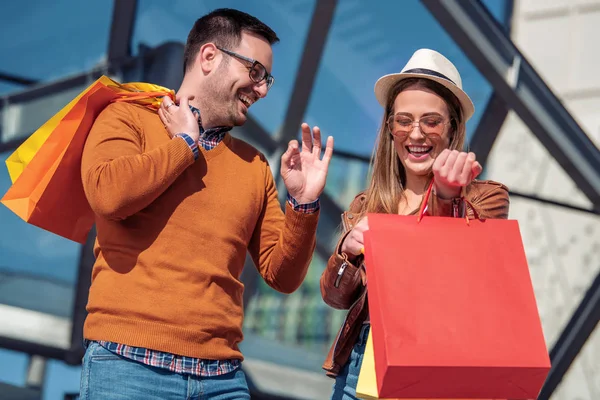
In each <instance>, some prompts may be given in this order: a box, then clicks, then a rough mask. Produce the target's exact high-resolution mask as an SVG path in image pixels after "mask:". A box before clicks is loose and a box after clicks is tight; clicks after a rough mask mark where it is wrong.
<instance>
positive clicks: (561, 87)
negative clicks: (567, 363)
mask: <svg viewBox="0 0 600 400" xmlns="http://www.w3.org/2000/svg"><path fill="white" fill-rule="evenodd" d="M513 15H514V16H513V32H512V36H513V41H514V42H515V43H516V44H517V46H518V47H519V48H520V50H521V51H522V52H523V54H524V55H525V57H527V59H528V60H529V61H530V62H531V63H532V64H533V66H534V68H535V69H536V70H537V71H538V73H539V74H540V75H541V76H542V78H543V79H544V80H545V81H546V82H547V83H548V85H549V86H550V87H551V89H552V90H553V91H554V92H555V94H556V95H557V96H558V97H559V98H560V99H561V101H562V102H563V103H564V104H565V106H566V107H567V109H568V110H569V111H570V112H571V114H572V115H573V116H574V118H575V119H576V120H577V121H578V123H579V124H580V125H581V127H582V128H583V129H584V130H585V131H586V132H587V133H588V135H589V136H590V137H591V138H592V140H593V141H594V142H595V143H596V145H597V146H600V51H599V50H600V0H515V5H514V14H513ZM487 174H488V176H489V177H490V178H492V179H495V180H499V181H501V182H503V183H505V184H506V185H507V186H508V187H509V188H510V189H512V190H515V191H519V192H524V193H530V194H536V195H538V196H540V197H545V198H549V199H553V200H558V201H561V202H565V203H570V204H575V205H578V206H584V207H587V208H590V202H589V200H587V198H586V197H585V196H584V195H583V193H581V191H579V190H578V189H577V187H576V186H575V184H574V183H573V182H572V181H571V179H570V178H569V177H568V175H567V174H566V173H565V172H564V171H563V170H562V168H561V167H560V165H558V163H557V162H556V161H555V160H554V159H553V158H552V157H551V156H550V155H549V153H548V152H547V151H546V149H545V148H544V147H543V146H542V145H541V144H540V143H539V142H538V140H537V139H536V138H535V137H534V136H533V134H532V133H531V132H530V131H529V130H528V129H527V127H526V126H525V125H524V124H523V123H522V122H521V120H520V119H519V117H518V116H516V114H514V113H510V114H509V117H508V118H507V120H506V122H505V124H504V126H503V128H502V130H501V132H500V135H499V136H498V139H497V141H496V143H495V145H494V148H493V150H492V152H491V154H490V158H489V164H488V167H487ZM510 217H511V218H514V219H518V220H519V224H520V227H521V233H522V235H523V240H524V242H525V247H526V251H527V256H528V260H529V265H530V269H531V275H532V279H533V284H534V288H535V292H536V297H537V301H538V307H539V309H540V314H541V318H542V324H543V327H544V333H545V335H546V340H547V342H548V347H549V348H551V347H552V345H553V344H554V342H555V340H556V339H557V338H558V335H559V334H560V332H561V331H562V329H563V328H564V326H565V324H566V323H567V322H568V320H569V317H570V315H571V313H572V312H573V311H574V310H575V308H576V307H577V305H578V303H579V301H580V300H581V299H582V297H583V295H584V294H585V290H586V288H587V287H588V286H589V284H590V283H591V281H592V280H593V279H594V277H595V276H596V274H598V272H599V271H600V217H597V216H593V215H591V214H585V213H581V212H576V211H569V210H566V209H563V208H559V207H554V206H547V205H542V204H540V203H538V202H533V201H529V200H524V199H520V198H513V199H512V201H511V212H510ZM553 399H555V400H599V399H600V328H596V330H595V331H594V332H593V333H592V336H591V337H590V339H589V340H588V342H587V343H586V345H585V347H584V348H583V350H582V352H581V353H580V354H579V356H578V357H577V359H576V360H575V362H574V363H573V365H572V366H571V369H570V370H569V371H568V372H567V375H566V376H565V378H564V379H563V382H562V383H561V385H560V386H559V388H558V389H557V391H556V392H555V394H554V396H553Z"/></svg>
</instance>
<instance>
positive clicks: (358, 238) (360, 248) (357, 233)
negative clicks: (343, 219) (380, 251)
mask: <svg viewBox="0 0 600 400" xmlns="http://www.w3.org/2000/svg"><path fill="white" fill-rule="evenodd" d="M368 230H369V221H368V218H367V217H363V218H362V219H361V220H360V221H358V223H357V224H356V225H354V228H352V230H351V231H350V233H349V234H348V236H346V238H345V239H344V242H343V243H342V252H343V253H346V254H347V255H348V256H349V257H350V258H352V259H354V258H356V257H357V256H358V255H360V254H363V253H364V251H365V241H364V233H365V232H366V231H368Z"/></svg>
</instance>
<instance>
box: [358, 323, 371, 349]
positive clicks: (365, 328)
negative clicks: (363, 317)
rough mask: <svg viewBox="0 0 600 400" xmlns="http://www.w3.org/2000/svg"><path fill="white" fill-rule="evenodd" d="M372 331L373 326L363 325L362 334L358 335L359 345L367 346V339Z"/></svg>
mask: <svg viewBox="0 0 600 400" xmlns="http://www.w3.org/2000/svg"><path fill="white" fill-rule="evenodd" d="M370 330H371V324H363V326H362V327H361V328H360V334H359V335H358V343H359V344H360V345H361V346H362V345H365V344H367V338H368V337H369V331H370Z"/></svg>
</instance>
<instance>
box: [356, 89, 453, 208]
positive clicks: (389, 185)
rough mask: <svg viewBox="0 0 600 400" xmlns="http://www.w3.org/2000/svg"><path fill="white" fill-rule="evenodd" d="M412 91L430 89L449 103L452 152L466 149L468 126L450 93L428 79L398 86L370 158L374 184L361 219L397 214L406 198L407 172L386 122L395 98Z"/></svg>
mask: <svg viewBox="0 0 600 400" xmlns="http://www.w3.org/2000/svg"><path fill="white" fill-rule="evenodd" d="M409 87H410V88H417V89H429V90H431V91H432V92H434V93H435V94H437V95H438V96H440V97H441V98H442V99H443V100H444V101H445V102H446V105H447V106H448V113H449V115H450V121H451V125H450V135H451V139H450V146H449V148H450V149H452V150H460V149H462V148H463V146H464V142H465V122H464V118H463V113H462V109H461V107H460V102H459V101H458V99H457V98H456V96H454V94H453V93H452V92H451V91H450V90H448V89H446V88H445V87H444V86H442V85H440V84H439V83H437V82H434V81H432V80H429V79H420V78H409V79H404V80H401V81H400V82H398V83H397V84H396V85H395V86H393V87H392V89H391V90H390V92H389V93H388V97H387V101H386V104H387V106H386V109H385V113H384V114H383V119H382V121H381V127H380V128H379V133H378V135H377V143H376V145H375V150H374V152H373V156H372V157H371V166H372V170H371V174H370V175H371V180H370V183H369V187H368V188H367V190H366V192H365V195H366V202H365V207H364V208H363V210H362V212H361V213H360V214H361V215H360V216H362V215H364V214H366V213H369V212H372V213H386V214H397V213H398V205H399V203H400V199H401V198H402V197H403V196H404V184H405V182H406V171H405V170H404V166H403V165H402V163H401V162H400V159H399V158H398V155H397V153H396V149H395V147H394V141H393V137H392V134H391V132H390V130H389V128H388V126H387V123H386V122H387V119H388V117H389V116H390V115H392V112H393V109H394V101H395V100H396V96H398V94H399V93H400V92H402V91H404V90H406V89H408V88H409ZM360 216H359V217H360Z"/></svg>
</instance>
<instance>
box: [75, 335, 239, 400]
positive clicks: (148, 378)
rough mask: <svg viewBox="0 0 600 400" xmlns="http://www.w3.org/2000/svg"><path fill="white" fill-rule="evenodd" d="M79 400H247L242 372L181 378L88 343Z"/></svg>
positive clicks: (173, 373) (93, 343) (184, 376)
mask: <svg viewBox="0 0 600 400" xmlns="http://www.w3.org/2000/svg"><path fill="white" fill-rule="evenodd" d="M80 399H81V400H121V399H122V400H138V399H140V400H141V399H144V400H146V399H148V400H149V399H156V400H159V399H160V400H170V399H173V400H175V399H181V400H204V399H211V400H233V399H236V400H237V399H244V400H250V393H249V390H248V384H247V383H246V376H245V375H244V372H243V371H242V370H241V369H240V368H238V369H237V370H235V371H233V372H231V373H229V374H225V375H220V376H214V377H197V376H191V375H182V374H177V373H175V372H171V371H168V370H166V369H164V368H155V367H151V366H149V365H145V364H142V363H139V362H136V361H132V360H129V359H127V358H123V357H121V356H118V355H116V354H114V353H112V352H110V351H108V350H106V349H105V348H104V347H102V346H100V345H99V344H98V343H95V342H91V343H90V345H89V346H88V348H87V350H86V352H85V356H84V357H83V368H82V371H81V387H80Z"/></svg>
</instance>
